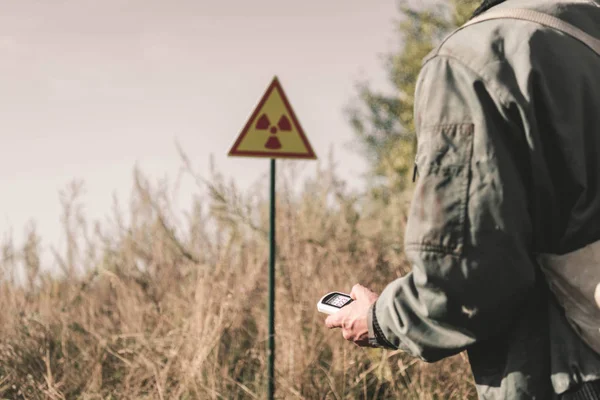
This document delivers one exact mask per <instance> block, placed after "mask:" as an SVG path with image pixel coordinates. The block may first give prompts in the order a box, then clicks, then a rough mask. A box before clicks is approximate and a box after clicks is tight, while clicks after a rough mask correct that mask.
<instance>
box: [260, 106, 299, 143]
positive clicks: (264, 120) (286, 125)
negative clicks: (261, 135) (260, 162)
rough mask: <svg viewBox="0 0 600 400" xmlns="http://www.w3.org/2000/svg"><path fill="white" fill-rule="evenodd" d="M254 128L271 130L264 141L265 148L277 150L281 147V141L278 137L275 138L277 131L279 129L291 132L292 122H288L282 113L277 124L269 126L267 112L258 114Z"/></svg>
mask: <svg viewBox="0 0 600 400" xmlns="http://www.w3.org/2000/svg"><path fill="white" fill-rule="evenodd" d="M256 130H259V131H265V130H268V131H269V132H271V136H269V139H268V140H267V143H265V148H267V149H271V150H279V149H281V142H280V141H279V138H277V133H278V132H279V131H283V132H291V131H292V124H291V123H290V120H289V119H288V117H286V116H285V115H282V116H281V118H279V122H277V125H273V126H271V121H270V120H269V117H268V116H267V114H263V115H261V116H260V118H259V119H258V121H256Z"/></svg>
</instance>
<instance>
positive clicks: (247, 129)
mask: <svg viewBox="0 0 600 400" xmlns="http://www.w3.org/2000/svg"><path fill="white" fill-rule="evenodd" d="M229 155H230V156H239V157H265V158H271V159H275V158H294V159H302V158H303V159H312V160H314V159H316V158H317V156H316V155H315V152H314V151H313V149H312V147H311V145H310V143H309V141H308V138H307V137H306V135H305V134H304V131H303V130H302V126H300V123H299V122H298V118H297V117H296V114H295V113H294V110H293V109H292V106H291V105H290V102H289V100H288V98H287V96H286V95H285V93H284V91H283V88H282V87H281V84H280V83H279V80H278V79H277V77H275V78H274V79H273V81H272V82H271V84H270V85H269V87H268V88H267V91H266V92H265V93H264V95H263V96H262V98H261V99H260V101H259V102H258V105H257V106H256V108H255V109H254V111H253V112H252V114H251V115H250V118H248V120H247V122H246V124H245V125H244V128H243V129H242V131H241V133H240V134H239V136H238V138H237V139H236V140H235V143H234V144H233V146H232V147H231V150H230V151H229Z"/></svg>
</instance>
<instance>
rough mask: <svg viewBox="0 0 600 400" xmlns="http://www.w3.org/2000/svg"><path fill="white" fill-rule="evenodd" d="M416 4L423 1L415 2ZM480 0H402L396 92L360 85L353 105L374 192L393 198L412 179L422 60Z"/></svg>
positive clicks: (390, 58) (391, 73) (390, 67)
mask: <svg viewBox="0 0 600 400" xmlns="http://www.w3.org/2000/svg"><path fill="white" fill-rule="evenodd" d="M414 3H417V4H419V3H420V4H419V5H418V6H417V5H414ZM479 3H480V1H477V0H444V1H438V2H435V3H432V2H425V3H421V2H410V1H409V0H400V1H399V10H400V16H401V18H400V20H399V21H398V25H397V31H398V34H399V35H400V43H401V46H400V48H399V49H398V51H397V52H393V53H391V54H388V55H387V56H386V57H385V69H386V72H387V75H388V79H389V81H390V83H391V84H392V88H393V92H392V93H391V94H389V93H382V92H379V91H375V90H373V89H372V88H371V87H369V85H367V84H364V83H360V84H358V101H357V102H355V103H354V104H353V105H352V106H351V107H350V109H349V117H350V122H351V124H352V127H353V129H354V131H355V132H356V135H357V138H358V143H359V145H360V148H361V150H362V152H363V153H364V154H365V155H366V156H367V157H368V160H369V162H370V165H371V171H370V174H371V175H372V177H373V178H377V179H373V180H371V182H374V183H373V187H372V190H373V193H374V194H375V196H376V197H377V198H379V199H383V200H384V201H386V202H387V200H388V199H389V197H390V195H393V194H397V193H399V192H401V191H402V190H403V189H404V188H405V187H406V184H407V182H409V181H410V180H411V179H412V170H413V165H414V153H415V150H416V140H415V135H414V123H413V105H414V91H415V84H416V80H417V77H418V74H419V71H420V69H421V61H422V59H423V58H424V57H425V56H426V55H427V54H428V53H429V52H430V51H431V50H432V49H433V48H434V46H436V45H437V44H438V43H439V42H440V41H441V40H442V39H443V38H444V37H445V36H446V35H447V34H448V33H450V32H451V31H452V30H453V29H455V28H456V27H458V26H460V25H462V24H463V23H464V22H466V21H467V20H468V18H469V17H470V16H471V14H472V13H473V11H474V10H475V8H476V7H477V6H478V5H479Z"/></svg>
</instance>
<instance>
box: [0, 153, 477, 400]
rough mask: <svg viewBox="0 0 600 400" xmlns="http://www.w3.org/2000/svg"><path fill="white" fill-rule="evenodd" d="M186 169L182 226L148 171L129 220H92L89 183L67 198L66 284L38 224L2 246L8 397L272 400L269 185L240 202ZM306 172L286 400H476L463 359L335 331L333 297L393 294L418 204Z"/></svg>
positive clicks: (283, 390) (296, 228)
mask: <svg viewBox="0 0 600 400" xmlns="http://www.w3.org/2000/svg"><path fill="white" fill-rule="evenodd" d="M184 165H186V166H187V167H188V172H189V173H190V174H191V175H192V176H194V177H195V179H197V180H198V183H199V193H205V194H204V195H199V196H198V197H197V198H195V199H193V200H192V206H191V208H190V210H191V211H190V212H187V213H186V214H185V216H184V218H181V215H180V214H179V213H178V212H177V211H178V210H175V209H174V207H173V206H172V191H173V188H172V186H170V185H169V184H168V183H167V182H162V183H158V184H151V183H150V182H148V181H147V180H146V179H145V178H144V177H143V175H142V174H140V173H139V172H137V173H136V174H135V177H136V179H135V188H134V190H133V195H132V198H131V202H130V206H129V208H128V210H126V211H123V210H122V209H119V207H115V210H114V213H113V216H112V219H111V220H110V222H107V223H104V224H101V225H96V226H90V223H89V222H88V221H87V220H86V218H85V216H84V215H83V211H82V204H81V202H80V196H79V194H80V191H81V187H80V186H78V185H73V186H72V187H71V188H70V190H68V191H65V192H64V193H63V194H62V200H63V208H64V213H63V223H64V228H65V237H66V238H68V241H67V246H66V249H65V250H64V251H60V252H58V251H57V252H56V254H55V256H56V261H57V263H58V265H59V266H60V269H61V273H60V274H59V275H56V274H50V273H48V272H44V271H43V269H42V268H41V265H40V264H41V261H40V238H39V237H38V236H37V234H36V233H35V229H33V228H32V229H31V230H30V231H29V234H28V236H27V240H26V242H25V245H24V246H20V247H19V248H16V246H15V245H14V242H13V241H12V238H11V237H7V238H5V240H4V243H3V247H2V260H1V261H2V264H1V268H0V270H1V271H2V272H1V273H2V281H1V288H0V307H1V310H2V312H0V397H3V398H8V399H89V400H92V399H98V400H100V399H263V398H265V388H266V374H265V372H266V357H265V353H266V352H265V346H266V340H267V303H266V302H267V296H266V293H267V283H266V282H267V280H266V277H267V262H268V247H267V234H268V232H267V227H268V201H267V200H268V199H267V198H266V197H265V195H266V194H267V193H268V190H267V187H266V186H264V185H256V187H255V188H253V190H252V191H250V192H248V193H241V192H240V191H239V190H238V189H236V188H235V186H233V185H231V184H228V183H227V182H226V180H225V179H224V177H222V176H220V175H219V174H218V173H216V172H215V170H214V169H213V170H212V174H211V176H210V178H209V180H208V181H204V180H202V179H201V178H199V177H198V176H197V175H196V174H195V173H193V171H191V168H190V167H189V163H188V162H187V159H185V157H184ZM279 165H280V166H281V165H282V164H281V163H280V164H279ZM303 168H306V164H301V165H300V164H294V163H285V168H283V170H282V169H281V168H280V171H281V173H280V174H279V175H280V176H279V182H278V199H277V209H278V216H277V229H278V243H277V244H278V258H277V276H276V279H277V288H276V298H277V302H276V379H277V382H276V388H277V398H282V399H283V398H285V399H337V400H339V399H470V398H475V397H476V396H475V390H474V387H473V384H472V379H471V374H470V372H469V369H468V367H467V364H466V360H465V358H464V357H463V356H457V357H454V358H451V359H448V360H445V361H443V362H441V363H438V364H425V363H421V362H418V361H415V360H413V359H411V358H410V357H408V356H406V355H404V354H402V353H400V352H393V351H382V350H377V349H360V348H357V347H355V346H353V345H351V344H349V343H347V342H345V341H344V340H343V339H342V337H341V334H340V333H339V332H336V331H328V330H327V329H326V328H325V327H324V325H323V321H324V316H323V315H322V314H319V313H317V311H316V304H315V303H316V301H317V300H318V299H319V298H320V296H322V295H323V294H324V293H326V292H327V291H330V290H332V289H339V290H349V288H350V287H351V286H352V285H353V284H354V283H357V282H361V283H362V284H365V285H367V286H369V287H371V288H373V289H375V290H381V289H382V288H383V287H384V286H385V284H386V282H388V281H390V280H392V279H394V278H395V277H398V276H400V275H402V274H404V273H405V272H406V271H407V265H406V263H405V260H404V258H403V256H402V234H401V233H402V231H403V226H404V220H405V215H404V212H403V210H404V209H405V205H404V204H405V202H406V201H407V197H406V196H404V197H403V196H398V198H396V199H392V201H391V202H390V203H388V204H387V205H377V204H373V203H372V202H367V201H365V200H364V199H363V198H362V197H361V196H358V195H356V194H353V193H350V192H349V191H348V190H346V189H345V187H344V184H343V182H340V180H339V179H338V178H337V177H336V175H335V173H334V169H333V168H332V167H331V166H327V167H322V166H319V167H317V170H316V171H315V172H314V174H313V175H312V177H309V178H307V179H303V178H301V177H300V175H301V174H299V171H301V169H303ZM299 187H301V190H297V188H299ZM19 266H21V267H22V268H23V270H24V271H25V273H24V276H25V278H26V279H25V283H24V284H19V283H18V282H16V278H15V274H14V271H15V270H16V269H17V268H18V267H19Z"/></svg>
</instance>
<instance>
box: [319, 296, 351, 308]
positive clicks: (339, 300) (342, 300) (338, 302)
mask: <svg viewBox="0 0 600 400" xmlns="http://www.w3.org/2000/svg"><path fill="white" fill-rule="evenodd" d="M350 301H352V299H351V298H350V297H347V296H342V295H339V294H336V295H333V296H331V297H330V298H329V299H327V300H325V304H327V305H330V306H333V307H337V308H342V307H344V306H345V305H346V304H348V303H349V302H350Z"/></svg>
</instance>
